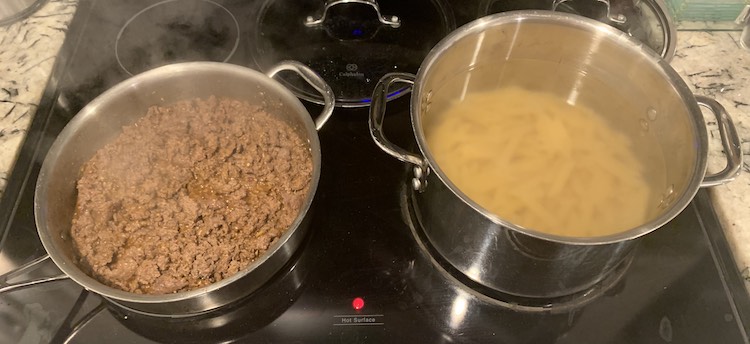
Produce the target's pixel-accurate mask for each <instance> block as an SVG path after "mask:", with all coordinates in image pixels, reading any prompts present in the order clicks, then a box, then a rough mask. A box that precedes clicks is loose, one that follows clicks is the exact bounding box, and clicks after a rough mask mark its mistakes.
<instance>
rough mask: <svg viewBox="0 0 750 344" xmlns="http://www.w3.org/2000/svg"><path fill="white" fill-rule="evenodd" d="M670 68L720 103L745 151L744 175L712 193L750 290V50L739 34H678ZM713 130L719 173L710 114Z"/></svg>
mask: <svg viewBox="0 0 750 344" xmlns="http://www.w3.org/2000/svg"><path fill="white" fill-rule="evenodd" d="M677 36H678V43H677V53H676V54H675V57H674V60H672V66H673V67H674V68H675V70H677V71H678V72H679V73H680V74H681V75H682V76H683V78H685V81H686V83H687V84H688V85H689V86H690V87H691V88H692V89H693V92H694V93H695V94H700V95H706V96H710V97H713V98H714V99H716V100H718V101H719V102H720V103H721V104H722V105H724V107H726V109H727V111H728V112H729V114H730V115H731V116H732V118H733V119H734V123H735V125H736V126H737V130H738V133H739V135H740V139H741V140H742V150H743V152H744V155H745V156H744V166H743V167H742V174H740V176H739V177H738V178H737V179H736V180H735V181H733V182H731V183H729V184H726V185H722V186H717V187H714V188H712V190H711V194H712V198H713V201H714V205H715V208H716V212H717V213H718V216H719V219H720V221H721V223H722V226H723V227H724V230H725V232H726V235H727V239H728V240H729V244H730V245H731V247H732V250H733V251H734V256H735V259H736V260H737V264H738V266H739V268H740V270H741V271H742V275H743V277H744V278H745V287H746V288H747V289H748V290H750V51H748V50H744V49H742V48H741V47H740V44H739V38H740V32H689V31H680V32H678V34H677ZM704 115H706V117H705V119H706V122H707V125H708V130H709V139H710V141H709V164H708V165H709V171H719V170H721V169H722V168H723V167H724V164H725V163H726V158H725V157H724V153H723V150H722V147H721V141H720V140H719V129H718V127H717V126H716V120H715V119H714V118H713V117H712V116H711V115H710V114H706V113H704Z"/></svg>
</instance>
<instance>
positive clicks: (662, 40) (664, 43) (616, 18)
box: [479, 0, 677, 61]
mask: <svg viewBox="0 0 750 344" xmlns="http://www.w3.org/2000/svg"><path fill="white" fill-rule="evenodd" d="M525 9H529V10H530V9H535V10H553V11H560V12H568V13H574V14H578V15H582V16H585V17H589V18H591V19H595V20H598V21H600V22H603V23H605V24H608V25H610V26H613V27H615V28H617V29H618V30H620V31H623V32H625V33H627V34H629V35H630V36H631V37H633V38H635V39H637V40H639V41H641V42H643V43H644V44H646V45H647V46H648V47H650V48H651V49H652V50H654V51H655V52H656V53H658V54H660V55H661V56H662V57H663V58H664V59H665V60H667V61H670V60H671V59H672V57H673V56H674V50H675V46H676V45H677V38H676V31H675V27H674V24H673V23H672V17H671V16H670V15H669V12H668V9H667V7H666V5H665V4H664V2H663V1H662V0H484V3H483V5H482V6H481V7H480V13H479V15H480V16H484V15H488V14H493V13H499V12H507V11H514V10H525Z"/></svg>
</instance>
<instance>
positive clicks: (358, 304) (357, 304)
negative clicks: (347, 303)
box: [352, 297, 365, 311]
mask: <svg viewBox="0 0 750 344" xmlns="http://www.w3.org/2000/svg"><path fill="white" fill-rule="evenodd" d="M352 308H354V309H355V310H357V311H358V310H360V309H362V308H365V300H363V299H362V298H361V297H358V298H355V299H354V300H352Z"/></svg>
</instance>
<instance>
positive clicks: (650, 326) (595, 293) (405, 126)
mask: <svg viewBox="0 0 750 344" xmlns="http://www.w3.org/2000/svg"><path fill="white" fill-rule="evenodd" d="M479 2H480V1H477V3H476V4H474V3H472V2H466V1H461V2H460V6H459V5H458V1H455V3H454V4H450V2H447V3H448V4H450V5H451V7H452V8H453V11H452V15H453V16H454V20H455V22H456V23H457V24H459V25H460V24H463V23H466V22H468V21H471V20H472V19H475V18H476V16H477V12H476V11H475V10H474V8H480V7H481V6H482V4H480V3H479ZM260 3H261V2H247V1H239V0H225V1H219V0H216V1H208V0H170V1H161V2H159V1H128V2H105V1H96V0H81V1H80V3H79V9H78V11H77V13H76V16H75V18H74V20H73V23H72V24H71V26H70V32H69V34H68V37H67V39H66V42H65V45H64V47H63V50H62V52H61V55H60V57H59V59H58V62H57V65H56V68H55V71H54V72H53V77H52V79H51V81H50V84H49V86H48V88H47V89H46V91H45V94H44V97H43V100H42V103H41V105H40V107H39V110H38V113H37V115H36V118H35V119H34V122H33V124H32V127H31V129H30V131H29V134H28V138H27V141H26V142H25V143H24V146H23V148H22V151H21V153H20V156H19V160H18V162H17V165H16V167H15V169H14V172H13V175H12V176H11V177H10V178H9V181H8V187H7V189H6V192H5V194H4V196H3V198H2V200H1V201H0V231H2V232H0V233H2V238H3V239H2V246H0V273H6V272H8V271H11V270H13V269H14V268H16V267H18V266H20V265H22V264H24V263H26V262H28V261H31V260H33V259H35V258H37V257H40V256H43V255H44V254H45V252H44V248H43V247H42V245H41V244H40V242H39V239H38V236H37V233H36V227H35V225H34V217H33V191H34V184H35V182H36V177H37V174H38V172H39V168H40V166H41V163H42V161H43V159H44V156H45V154H46V151H47V149H48V148H49V146H50V145H51V143H52V141H53V140H54V139H55V137H56V135H57V134H58V133H59V132H60V131H61V130H62V128H63V127H64V126H65V124H66V123H67V122H68V121H69V120H70V119H71V118H72V117H73V116H74V115H75V114H76V113H77V112H78V110H80V109H81V108H82V107H83V106H84V105H85V104H86V103H87V102H89V101H91V100H92V99H93V98H95V97H96V96H97V95H99V94H100V93H102V92H103V91H104V90H106V89H107V88H109V87H111V86H113V85H114V84H116V83H117V82H119V81H122V80H124V79H126V78H127V77H129V76H130V75H131V74H134V73H138V72H140V71H143V70H147V69H150V68H153V67H156V66H158V65H162V64H166V63H171V62H178V61H186V60H212V61H223V62H227V63H234V64H239V65H245V66H249V67H251V68H259V67H258V66H257V65H254V62H253V61H255V59H254V58H253V56H252V54H253V51H255V50H254V49H255V48H254V46H253V45H252V40H249V39H246V38H247V37H250V36H252V35H253V32H252V30H253V28H254V27H256V26H254V25H252V21H253V18H254V17H253V14H255V13H257V10H258V6H261V5H262V4H260ZM382 3H383V4H385V3H387V2H385V1H382ZM168 7H172V8H173V9H172V10H169V8H168ZM384 7H386V6H385V5H384ZM153 11H156V12H153ZM159 11H161V12H159ZM159 18H161V19H159ZM159 20H161V21H159ZM137 37H140V39H138V38H137ZM343 68H346V66H344V67H343ZM407 71H409V70H407ZM411 72H415V70H411ZM407 98H408V97H402V98H399V99H395V100H393V101H391V102H390V103H389V105H388V123H387V125H388V127H389V129H388V131H389V136H390V137H391V138H392V139H393V140H394V141H396V142H397V143H399V144H401V145H404V146H410V145H411V146H412V147H413V145H414V143H413V142H412V139H411V137H412V132H411V126H410V121H409V111H408V99H407ZM306 106H307V107H308V109H309V110H310V113H318V112H319V111H320V107H319V106H318V105H315V104H312V103H306ZM319 135H320V140H321V146H322V147H321V148H322V156H323V162H322V166H323V167H322V175H321V180H320V185H319V187H318V190H317V194H316V197H315V201H314V203H313V208H312V212H311V224H310V226H311V227H310V231H309V235H308V236H307V237H306V238H305V241H304V244H303V245H302V246H301V248H300V249H299V250H298V251H297V252H296V253H295V255H294V257H293V258H292V259H291V260H290V262H289V263H288V264H287V265H286V266H285V267H284V268H283V269H282V270H281V271H280V272H279V273H278V274H277V275H276V276H274V277H273V278H272V279H271V280H270V281H269V282H268V283H267V284H265V285H264V286H263V287H262V288H261V289H260V290H258V291H256V292H255V293H253V294H251V295H249V296H247V297H246V298H244V299H242V300H240V301H238V302H235V303H233V304H231V305H229V306H226V307H223V308H221V309H219V310H217V311H214V312H211V313H209V314H204V315H200V316H193V317H154V316H151V315H146V314H140V313H138V312H134V311H130V310H127V309H124V308H122V307H119V306H117V305H115V304H113V303H112V302H110V301H109V300H106V299H103V298H102V297H100V296H98V295H96V294H94V293H91V292H88V291H86V290H83V289H82V288H81V287H80V286H78V285H77V284H76V283H74V282H72V281H69V280H66V281H58V282H53V283H48V284H42V285H37V286H33V287H28V288H24V289H19V290H15V291H12V292H8V293H5V294H2V295H0V314H2V318H3V319H4V322H3V323H2V324H0V326H1V327H2V328H0V333H2V335H0V343H6V342H7V343H15V342H19V341H20V342H69V343H91V342H100V341H102V340H103V339H105V338H106V340H107V342H109V343H141V342H143V343H150V342H174V343H186V342H233V341H239V342H267V343H276V342H279V343H336V342H341V343H384V342H392V343H397V342H419V343H454V342H456V343H486V342H493V343H582V342H585V343H701V344H703V343H747V342H748V337H747V333H748V330H750V322H749V320H748V319H750V317H749V315H750V314H749V312H750V300H749V299H748V295H747V293H746V292H745V290H744V287H743V285H742V281H741V279H740V276H739V273H738V272H737V270H736V267H735V264H734V262H733V261H732V257H731V252H730V251H729V247H728V245H727V243H726V239H725V238H724V236H723V231H722V229H721V227H720V226H719V224H718V222H717V219H716V217H715V215H714V213H713V210H712V208H711V204H710V201H709V197H708V194H707V193H706V192H705V191H700V192H699V193H698V196H697V197H696V199H695V200H694V201H693V203H691V204H690V205H689V206H688V207H687V209H685V211H683V213H682V214H681V215H679V216H678V217H677V218H675V219H674V220H673V221H671V222H670V223H669V224H667V225H666V226H665V227H663V228H661V229H659V230H657V231H655V232H653V233H651V234H649V235H647V236H646V237H644V238H643V239H642V240H641V242H640V244H639V247H638V248H637V251H636V253H635V255H634V257H633V260H632V262H631V263H630V266H629V267H628V268H627V269H623V270H622V271H620V273H618V274H614V275H613V276H610V277H608V278H607V279H606V280H605V283H602V284H601V285H599V286H598V287H597V288H595V289H594V290H592V291H591V293H589V294H586V295H583V296H580V297H574V298H568V299H565V300H549V302H547V303H544V302H543V303H539V302H533V303H528V304H526V303H525V302H524V301H523V300H520V301H519V300H516V299H514V300H507V299H505V300H504V299H502V298H500V299H498V298H497V296H496V295H486V294H485V293H483V292H482V290H477V289H474V288H473V287H472V285H471V283H470V282H469V281H467V280H465V279H464V278H463V277H462V276H461V275H460V274H457V273H455V271H452V270H451V269H450V268H449V267H446V266H445V264H444V262H442V261H441V260H440V259H439V257H435V256H433V255H431V250H430V247H429V245H427V244H425V242H424V241H423V240H422V235H421V234H420V233H421V229H420V228H418V227H415V226H414V222H413V216H412V210H411V205H410V193H409V192H408V188H407V181H408V178H407V166H405V165H404V164H402V163H400V162H398V161H396V160H394V159H392V158H391V157H389V156H387V155H386V154H384V153H383V152H382V151H380V150H379V149H378V148H377V147H376V146H375V144H374V143H373V142H372V140H371V138H370V136H369V132H368V125H367V110H366V109H362V108H360V109H337V110H336V111H335V112H334V115H333V117H332V118H331V120H330V121H329V122H328V123H327V124H326V125H325V127H324V128H323V129H321V131H320V132H319ZM56 273H59V271H58V270H57V268H56V267H55V266H54V265H53V264H52V263H49V262H48V263H46V264H43V265H42V266H41V267H40V268H39V269H37V270H35V271H34V272H32V273H30V275H32V276H37V275H53V274H56ZM27 277H29V276H21V277H20V279H24V278H27Z"/></svg>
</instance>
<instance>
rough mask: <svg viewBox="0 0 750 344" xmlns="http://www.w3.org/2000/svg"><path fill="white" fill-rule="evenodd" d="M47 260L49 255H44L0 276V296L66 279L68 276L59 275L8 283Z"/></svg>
mask: <svg viewBox="0 0 750 344" xmlns="http://www.w3.org/2000/svg"><path fill="white" fill-rule="evenodd" d="M47 260H49V255H44V256H42V257H39V258H37V259H34V260H32V261H30V262H28V263H26V264H24V265H22V266H20V267H19V268H18V269H15V270H13V271H11V272H8V273H6V274H4V275H2V276H0V294H2V293H6V292H9V291H13V290H16V289H21V288H26V287H31V286H34V285H37V284H42V283H48V282H54V281H60V280H65V279H68V276H67V275H65V274H60V275H56V276H48V277H41V278H37V279H32V280H28V281H24V282H18V283H8V280H12V279H13V278H16V277H17V276H20V275H23V274H24V273H26V272H28V271H33V270H35V269H37V268H38V267H39V265H41V264H42V263H44V262H45V261H47Z"/></svg>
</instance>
